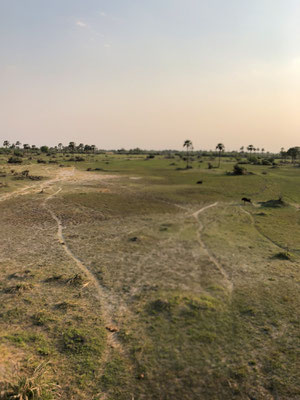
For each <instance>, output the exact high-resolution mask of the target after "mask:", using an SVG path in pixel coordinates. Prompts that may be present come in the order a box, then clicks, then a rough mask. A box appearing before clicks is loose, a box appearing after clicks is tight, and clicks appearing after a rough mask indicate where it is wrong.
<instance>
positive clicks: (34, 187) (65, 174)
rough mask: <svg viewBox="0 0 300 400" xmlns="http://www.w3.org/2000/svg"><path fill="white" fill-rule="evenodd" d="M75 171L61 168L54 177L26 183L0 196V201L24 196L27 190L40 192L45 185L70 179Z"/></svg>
mask: <svg viewBox="0 0 300 400" xmlns="http://www.w3.org/2000/svg"><path fill="white" fill-rule="evenodd" d="M74 173H75V169H74V168H72V169H70V170H61V171H58V172H57V174H56V175H55V177H54V178H51V179H47V180H46V181H42V182H39V183H38V184H37V183H32V184H31V185H27V186H24V187H22V188H21V189H17V190H14V191H13V192H9V193H6V194H3V195H2V196H0V202H2V201H6V200H9V199H12V198H14V197H18V196H24V195H26V194H28V192H30V191H33V193H38V192H41V191H42V190H43V189H45V188H46V187H47V186H51V185H53V184H54V183H56V182H59V181H62V180H66V179H70V177H72V176H73V175H74Z"/></svg>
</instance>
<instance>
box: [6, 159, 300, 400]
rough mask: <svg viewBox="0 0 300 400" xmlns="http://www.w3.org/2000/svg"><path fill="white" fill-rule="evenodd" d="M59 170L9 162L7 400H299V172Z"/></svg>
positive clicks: (59, 163) (147, 164)
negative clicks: (29, 382)
mask: <svg viewBox="0 0 300 400" xmlns="http://www.w3.org/2000/svg"><path fill="white" fill-rule="evenodd" d="M39 158H41V157H39ZM44 159H45V161H46V162H47V163H46V164H38V163H37V160H36V159H35V158H33V159H31V160H29V159H28V160H25V161H24V162H23V164H22V165H20V166H17V167H11V166H8V165H7V163H6V161H7V157H6V158H5V157H4V156H2V158H1V159H0V170H1V171H2V177H1V178H0V182H2V185H1V187H0V215H1V230H0V236H1V241H0V243H1V253H0V267H1V274H0V302H1V305H2V307H1V310H0V354H1V359H0V382H2V383H1V384H2V389H3V390H4V391H5V390H6V392H5V393H6V394H5V393H3V394H2V397H3V399H6V398H12V397H9V393H8V389H7V387H8V386H7V381H9V382H13V383H14V384H15V385H17V384H18V382H19V381H20V379H21V378H22V377H27V378H30V377H31V376H34V370H35V368H37V367H39V366H40V365H45V368H44V369H45V373H44V375H43V382H41V383H40V385H41V388H42V389H41V390H42V392H43V395H42V397H41V398H43V399H51V398H52V399H56V398H61V399H66V400H67V399H68V400H69V399H74V400H79V399H83V400H85V399H86V400H90V399H93V400H100V399H111V400H112V399H130V400H132V399H135V400H137V399H161V400H165V399H166V400H173V399H180V400H181V399H186V400H187V399H189V400H190V399H209V400H210V399H253V400H254V399H257V400H260V399H270V400H271V399H280V400H281V399H283V400H289V399H299V398H300V376H299V371H300V368H299V367H300V366H299V309H300V296H299V275H300V274H299V266H300V259H299V256H300V233H299V232H300V231H299V222H300V216H299V207H300V169H299V168H297V167H294V166H292V165H282V166H280V167H278V168H272V167H269V166H254V165H247V166H246V167H247V169H248V171H249V172H251V173H252V174H249V175H243V176H232V175H227V174H226V171H231V170H232V168H233V165H234V163H235V161H234V160H231V159H228V158H227V159H226V158H225V159H224V160H223V162H222V164H221V168H213V169H208V168H207V161H208V160H201V162H199V160H196V161H194V162H193V168H192V169H189V170H186V169H184V163H183V161H181V160H180V159H178V158H172V159H168V158H164V157H162V156H161V157H156V158H154V159H147V158H146V157H144V156H130V157H129V156H123V155H122V156H121V155H120V156H116V155H110V154H107V155H89V156H85V161H82V162H74V161H68V157H66V156H65V155H57V156H56V157H55V158H53V159H52V158H51V161H52V162H51V163H49V160H50V157H46V156H45V157H44ZM11 169H13V170H14V172H13V173H12V172H11ZM25 169H28V170H29V171H30V174H31V175H33V176H40V177H42V178H41V179H40V180H37V181H34V180H29V179H27V178H24V179H23V178H21V179H19V178H18V176H19V175H20V172H21V171H23V170H25ZM16 173H17V174H16ZM18 174H19V175H18ZM199 180H202V181H203V183H202V184H200V185H197V181H199ZM244 196H246V197H250V198H251V199H252V201H253V204H252V205H243V204H242V202H241V198H242V197H244ZM279 197H282V199H283V204H282V206H280V207H272V203H268V201H269V200H276V199H278V198H279ZM270 205H271V206H270ZM207 206H211V207H207ZM18 377H19V378H18ZM17 386H18V385H17ZM19 386H20V385H19ZM19 386H18V387H19ZM15 390H18V389H15Z"/></svg>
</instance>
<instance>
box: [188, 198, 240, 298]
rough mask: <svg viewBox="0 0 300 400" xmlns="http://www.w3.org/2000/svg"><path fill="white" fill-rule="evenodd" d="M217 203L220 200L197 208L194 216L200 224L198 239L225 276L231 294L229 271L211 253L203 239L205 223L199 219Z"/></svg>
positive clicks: (231, 286)
mask: <svg viewBox="0 0 300 400" xmlns="http://www.w3.org/2000/svg"><path fill="white" fill-rule="evenodd" d="M217 205H218V202H215V203H213V204H209V205H208V206H204V207H202V208H200V210H197V211H196V212H194V213H193V217H194V218H195V219H196V221H197V222H198V224H199V230H198V241H199V243H200V245H201V247H202V248H203V249H204V251H205V252H206V254H207V256H208V258H209V260H210V261H211V262H212V263H213V264H214V265H215V267H216V268H217V270H218V271H219V272H220V274H221V275H222V277H223V279H224V281H225V283H226V286H227V288H228V291H229V293H230V294H231V293H232V290H233V284H232V282H231V280H230V278H229V276H228V274H227V272H226V271H225V269H224V268H223V266H222V265H221V264H220V263H219V261H218V260H217V259H216V258H215V257H214V255H213V254H212V253H211V251H210V250H209V249H208V247H207V246H206V244H205V243H204V241H203V239H202V232H203V229H204V225H203V223H202V222H201V220H200V219H199V214H201V213H203V212H204V211H206V210H208V209H209V208H212V207H216V206H217Z"/></svg>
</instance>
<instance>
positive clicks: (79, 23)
mask: <svg viewBox="0 0 300 400" xmlns="http://www.w3.org/2000/svg"><path fill="white" fill-rule="evenodd" d="M76 25H77V26H80V28H87V24H86V23H85V22H83V21H80V20H79V21H76Z"/></svg>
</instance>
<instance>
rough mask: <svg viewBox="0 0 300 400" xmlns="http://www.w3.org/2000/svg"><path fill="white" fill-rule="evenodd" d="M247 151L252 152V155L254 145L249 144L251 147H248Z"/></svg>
mask: <svg viewBox="0 0 300 400" xmlns="http://www.w3.org/2000/svg"><path fill="white" fill-rule="evenodd" d="M247 150H248V151H250V153H252V151H253V150H254V146H253V144H249V146H248V147H247Z"/></svg>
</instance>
